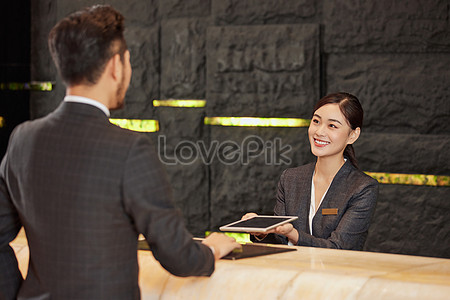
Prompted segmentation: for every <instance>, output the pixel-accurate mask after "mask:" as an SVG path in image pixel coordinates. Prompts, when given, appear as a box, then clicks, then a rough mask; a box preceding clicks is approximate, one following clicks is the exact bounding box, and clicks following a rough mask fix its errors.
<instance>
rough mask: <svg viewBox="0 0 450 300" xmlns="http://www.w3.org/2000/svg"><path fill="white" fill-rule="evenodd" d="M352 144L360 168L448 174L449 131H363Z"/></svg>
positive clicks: (408, 172) (380, 170)
mask: <svg viewBox="0 0 450 300" xmlns="http://www.w3.org/2000/svg"><path fill="white" fill-rule="evenodd" d="M354 148H355V152H356V157H357V158H358V161H359V164H360V168H361V169H362V170H364V171H371V172H389V173H406V174H433V175H450V164H449V163H448V162H449V161H450V152H449V151H448V149H449V148H450V135H418V134H388V133H364V132H363V134H361V136H360V138H359V139H358V141H356V143H355V145H354Z"/></svg>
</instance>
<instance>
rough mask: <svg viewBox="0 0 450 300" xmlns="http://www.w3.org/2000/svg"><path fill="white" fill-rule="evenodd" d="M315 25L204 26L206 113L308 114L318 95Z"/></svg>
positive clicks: (210, 114) (221, 114)
mask: <svg viewBox="0 0 450 300" xmlns="http://www.w3.org/2000/svg"><path fill="white" fill-rule="evenodd" d="M318 38H319V28H318V26H317V25H311V24H309V25H285V26H277V25H273V26H233V27H209V28H208V31H207V100H208V106H207V115H208V116H271V117H281V116H283V117H286V116H300V117H305V116H310V114H311V107H312V106H313V102H314V101H316V99H317V98H318V95H319V52H318V51H319V48H318V47H319V44H318Z"/></svg>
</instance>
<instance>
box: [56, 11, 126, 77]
mask: <svg viewBox="0 0 450 300" xmlns="http://www.w3.org/2000/svg"><path fill="white" fill-rule="evenodd" d="M123 31H124V17H123V16H122V15H121V14H120V13H119V12H118V11H116V10H115V9H114V8H112V7H111V6H109V5H95V6H92V7H88V8H85V9H83V10H81V11H78V12H75V13H72V14H70V15H69V16H67V17H66V18H64V19H62V20H61V21H59V22H58V23H57V24H56V25H55V27H53V29H52V30H51V31H50V34H49V36H48V45H49V48H50V53H51V55H52V58H53V61H54V62H55V65H56V68H57V69H58V72H59V74H60V75H61V77H62V80H63V81H64V83H65V84H66V85H69V86H71V85H76V84H80V83H85V84H95V83H96V82H97V81H98V79H99V78H100V76H101V74H102V73H103V71H104V69H105V67H106V63H107V62H108V61H109V59H110V58H111V57H113V56H114V55H115V54H117V53H118V54H120V57H121V59H122V60H123V54H124V53H125V51H126V49H127V45H126V42H125V39H124V37H123Z"/></svg>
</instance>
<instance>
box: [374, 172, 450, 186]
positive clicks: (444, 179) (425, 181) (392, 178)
mask: <svg viewBox="0 0 450 300" xmlns="http://www.w3.org/2000/svg"><path fill="white" fill-rule="evenodd" d="M365 173H366V174H367V175H369V176H372V177H373V178H375V179H376V180H378V182H379V183H383V184H407V185H428V186H450V176H442V175H426V174H396V173H379V172H365Z"/></svg>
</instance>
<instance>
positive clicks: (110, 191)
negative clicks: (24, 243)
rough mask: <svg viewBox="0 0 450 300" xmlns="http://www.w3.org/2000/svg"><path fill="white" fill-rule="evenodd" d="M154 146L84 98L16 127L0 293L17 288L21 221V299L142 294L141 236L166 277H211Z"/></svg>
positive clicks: (209, 258)
mask: <svg viewBox="0 0 450 300" xmlns="http://www.w3.org/2000/svg"><path fill="white" fill-rule="evenodd" d="M153 148H154V147H153V145H152V144H151V143H150V140H149V139H148V138H147V137H145V136H143V134H139V133H135V132H131V131H128V130H125V129H122V128H119V127H117V126H115V125H113V124H111V123H110V122H109V120H108V118H107V116H106V115H105V114H104V113H103V112H102V111H101V110H100V109H98V108H96V107H94V106H91V105H87V104H81V103H71V102H63V103H62V104H61V105H60V106H59V107H58V109H57V110H56V111H54V112H53V113H51V114H50V115H48V116H47V117H44V118H42V119H38V120H35V121H30V122H26V123H24V124H22V125H20V126H18V128H16V129H15V131H14V132H13V134H12V136H11V139H10V143H9V146H8V150H7V154H6V156H5V158H4V160H3V162H2V165H1V169H0V175H1V177H0V253H1V254H0V274H1V275H0V280H3V279H2V276H5V277H7V278H14V279H13V280H11V281H13V282H11V283H9V285H8V287H3V286H2V284H3V283H2V282H0V299H1V298H2V297H1V293H2V291H3V292H4V293H7V291H8V289H10V290H13V291H10V294H11V295H12V294H13V293H14V289H17V288H18V287H19V285H20V279H18V276H17V274H18V270H17V262H16V260H15V258H14V257H13V255H14V253H13V252H12V251H11V249H10V247H9V245H8V243H9V242H10V241H11V240H12V239H13V238H14V237H15V236H16V235H17V232H18V230H19V229H20V227H21V225H23V226H24V228H25V232H26V236H27V239H28V243H29V249H30V264H29V269H28V276H27V278H26V280H25V281H24V282H23V283H22V284H21V285H20V288H19V295H18V298H19V299H31V298H32V299H49V298H51V299H138V298H139V297H140V292H139V287H138V263H137V237H138V234H139V233H142V234H143V235H144V236H145V237H146V238H147V241H148V242H149V245H150V247H151V249H152V251H153V254H154V256H155V258H156V259H157V260H159V262H160V263H161V265H162V266H163V267H164V268H166V269H167V270H168V271H170V272H171V273H173V274H175V275H178V276H189V275H205V276H207V275H210V274H211V273H212V272H213V270H214V256H213V254H212V252H211V250H210V249H209V248H208V247H207V246H205V245H202V244H200V243H197V242H194V241H193V240H192V236H191V235H190V234H189V233H188V232H187V231H186V229H185V226H184V223H183V221H182V217H181V216H180V213H179V211H178V210H176V209H175V207H174V205H173V201H172V198H171V197H172V195H171V189H170V187H169V184H168V180H167V178H166V175H165V171H164V169H163V167H162V165H161V163H160V162H159V160H158V158H157V156H156V154H155V153H154V149H153ZM8 274H9V275H8ZM11 274H12V275H11ZM8 276H9V277H8ZM11 276H12V277H11ZM14 282H15V283H14ZM5 297H6V296H5ZM33 297H34V298H33Z"/></svg>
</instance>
